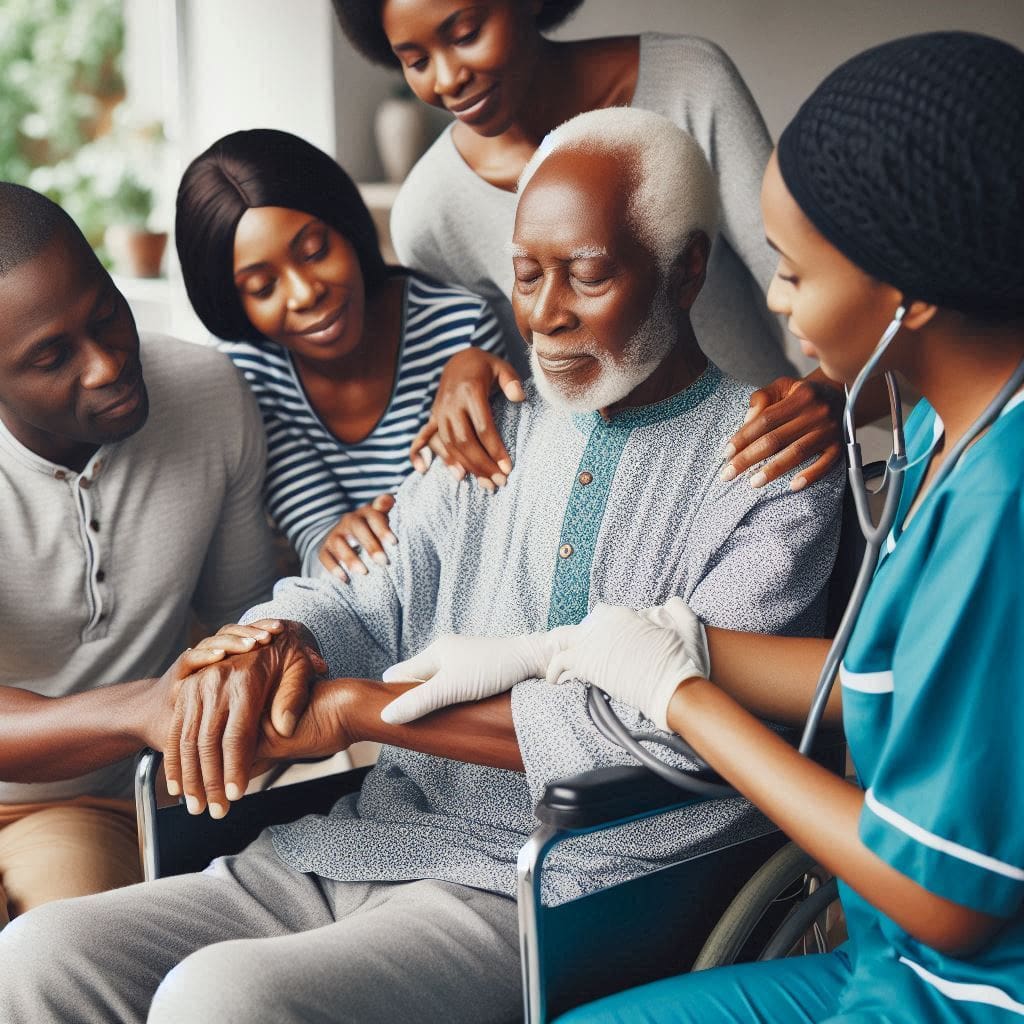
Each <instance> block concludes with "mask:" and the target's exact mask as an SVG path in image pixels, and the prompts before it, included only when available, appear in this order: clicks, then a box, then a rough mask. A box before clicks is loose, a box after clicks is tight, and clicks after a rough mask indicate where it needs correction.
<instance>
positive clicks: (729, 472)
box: [719, 464, 736, 483]
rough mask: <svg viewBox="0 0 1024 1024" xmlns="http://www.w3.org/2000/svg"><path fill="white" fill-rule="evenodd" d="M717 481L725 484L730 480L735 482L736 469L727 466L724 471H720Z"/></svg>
mask: <svg viewBox="0 0 1024 1024" xmlns="http://www.w3.org/2000/svg"><path fill="white" fill-rule="evenodd" d="M719 479H721V480H723V481H725V483H728V482H729V481H730V480H735V479H736V467H735V466H733V465H731V464H730V465H727V466H726V467H725V469H723V470H722V475H721V476H720V477H719Z"/></svg>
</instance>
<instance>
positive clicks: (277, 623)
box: [270, 619, 281, 629]
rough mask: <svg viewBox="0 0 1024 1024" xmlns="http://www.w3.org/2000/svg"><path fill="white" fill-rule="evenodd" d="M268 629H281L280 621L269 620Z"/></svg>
mask: <svg viewBox="0 0 1024 1024" xmlns="http://www.w3.org/2000/svg"><path fill="white" fill-rule="evenodd" d="M270 627H271V629H280V628H281V620H280V619H271V620H270Z"/></svg>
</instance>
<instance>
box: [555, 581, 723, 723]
mask: <svg viewBox="0 0 1024 1024" xmlns="http://www.w3.org/2000/svg"><path fill="white" fill-rule="evenodd" d="M652 620H653V621H652ZM709 669H710V664H709V661H708V656H707V644H706V642H705V641H704V638H703V629H702V627H701V623H700V620H699V619H698V618H697V616H696V615H694V614H693V612H692V611H690V609H689V608H688V607H687V606H686V604H685V603H684V602H683V601H682V600H681V599H680V598H672V600H671V601H669V602H668V603H667V604H665V605H663V606H662V607H661V608H650V609H647V610H646V611H643V612H635V611H632V610H631V609H629V608H617V607H614V606H612V605H607V604H599V605H597V606H596V607H595V608H594V609H593V610H592V611H591V613H590V614H589V615H588V616H587V617H586V618H585V619H584V620H583V622H581V623H580V624H579V625H578V626H576V627H575V629H574V630H573V632H572V634H571V637H570V638H569V640H568V642H567V643H566V644H565V645H564V647H563V649H562V650H561V651H560V652H558V653H557V654H555V656H554V657H553V658H552V659H551V661H550V663H549V665H548V670H547V675H546V678H547V681H548V682H549V683H561V682H565V681H567V680H569V679H580V680H583V681H585V682H588V683H591V684H593V685H594V686H597V687H598V688H600V689H602V690H604V691H605V693H607V694H608V695H609V696H610V697H613V698H614V699H615V700H619V701H622V702H623V703H625V704H630V705H632V706H633V707H635V708H638V709H639V710H640V711H642V712H643V713H644V714H645V715H646V716H647V717H648V718H649V719H650V720H651V721H652V722H654V724H655V725H656V726H657V727H658V728H659V729H662V730H664V731H666V732H668V731H670V730H669V725H668V720H667V715H668V706H669V702H670V701H671V700H672V696H673V694H674V693H675V692H676V688H677V687H678V686H679V684H680V683H681V682H683V681H684V680H685V679H691V678H693V677H694V676H701V677H706V676H707V674H708V671H709Z"/></svg>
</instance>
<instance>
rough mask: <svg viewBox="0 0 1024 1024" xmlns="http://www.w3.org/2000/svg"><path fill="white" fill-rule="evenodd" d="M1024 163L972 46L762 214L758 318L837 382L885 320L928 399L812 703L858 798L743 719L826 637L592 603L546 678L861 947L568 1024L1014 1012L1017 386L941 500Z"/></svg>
mask: <svg viewBox="0 0 1024 1024" xmlns="http://www.w3.org/2000/svg"><path fill="white" fill-rule="evenodd" d="M1022 165H1024V54H1022V53H1021V52H1020V51H1019V50H1017V49H1015V48H1013V47H1011V46H1009V45H1008V44H1006V43H1003V42H999V41H997V40H994V39H990V38H986V37H982V36H977V35H970V34H967V33H958V32H950V33H937V34H931V35H922V36H914V37H910V38H908V39H902V40H898V41H896V42H892V43H888V44H885V45H883V46H880V47H877V48H875V49H872V50H869V51H867V52H865V53H863V54H861V55H860V56H858V57H855V58H854V59H852V60H851V61H849V62H848V63H846V64H844V65H843V66H842V67H840V68H839V69H838V70H837V71H835V72H834V73H833V74H832V75H830V76H829V77H828V78H827V79H826V80H825V82H824V83H823V84H822V85H821V86H819V88H818V89H817V90H816V91H815V93H814V94H813V95H812V96H811V98H810V99H809V100H808V101H807V102H806V103H805V104H804V105H803V107H802V108H801V109H800V111H799V112H798V114H797V116H796V118H795V119H794V121H793V122H792V124H790V126H789V127H788V128H787V129H786V131H785V132H784V133H783V135H782V137H781V139H780V141H779V146H778V149H777V151H776V153H775V154H774V155H773V157H772V159H771V161H770V163H769V165H768V169H767V172H766V174H765V178H764V184H763V189H762V194H761V202H762V209H763V214H764V220H765V227H766V232H767V236H768V239H769V242H770V244H771V245H772V247H773V248H774V249H775V250H776V251H777V252H778V257H779V263H778V269H777V271H776V275H775V278H774V280H773V282H772V284H771V287H770V289H769V293H768V301H769V304H770V305H771V307H772V309H774V310H775V311H776V312H778V313H781V314H784V315H785V316H786V317H787V318H788V320H789V327H790V330H791V331H793V333H794V334H795V335H797V336H798V337H799V338H801V339H802V344H803V346H804V348H805V351H807V352H808V354H811V355H813V356H815V357H816V358H818V359H819V360H820V361H821V366H822V369H823V370H824V371H825V373H827V374H828V375H829V376H830V377H831V378H833V379H834V380H836V381H841V382H844V383H847V384H849V383H851V382H852V381H853V380H854V378H855V377H856V375H857V373H858V371H859V370H860V369H861V368H862V367H864V366H865V365H866V364H867V361H868V359H869V358H870V357H871V355H872V353H873V351H874V349H875V347H876V345H877V344H878V340H879V338H880V336H881V335H882V334H883V333H884V332H885V331H886V329H887V327H889V326H890V324H891V323H892V321H893V320H894V319H895V317H896V312H897V310H899V309H900V308H901V307H902V308H903V310H904V311H905V313H904V315H903V317H902V322H901V324H900V326H899V330H898V333H896V335H895V339H894V340H893V342H892V344H891V346H890V347H889V349H888V350H887V353H886V355H885V356H884V357H883V359H882V361H881V364H880V367H881V369H885V370H894V371H897V372H898V373H900V374H901V375H902V376H903V377H904V378H906V379H907V380H908V381H909V383H910V384H911V386H912V387H914V388H915V390H917V391H919V392H920V393H921V394H922V395H923V396H924V399H923V400H922V401H921V402H920V403H919V404H918V406H917V408H916V409H915V410H914V412H913V414H912V415H911V417H910V419H909V422H908V424H907V447H908V454H909V458H910V462H911V467H910V469H909V470H908V472H907V474H906V481H905V486H904V489H903V495H902V500H901V504H900V508H899V510H898V513H897V518H896V525H895V527H894V529H893V531H892V534H891V536H890V537H889V539H888V543H887V544H886V545H885V546H884V547H883V551H882V557H881V560H880V563H879V565H878V568H877V570H876V573H875V576H874V579H873V581H872V585H871V589H870V591H869V593H868V595H867V599H866V601H865V604H864V606H863V609H862V611H861V614H860V616H859V619H858V621H857V624H856V628H855V630H854V633H853V636H852V639H851V642H850V646H849V648H848V650H847V653H846V657H845V660H844V663H843V666H842V669H841V672H840V681H841V683H842V686H841V690H840V688H837V690H836V691H835V692H834V694H833V696H832V699H831V702H830V704H829V707H828V708H827V710H826V722H828V721H831V722H832V724H835V725H838V724H839V723H840V721H841V722H842V724H843V725H844V726H845V730H846V735H847V739H848V742H849V747H850V752H851V754H852V757H853V761H854V764H855V766H856V769H857V778H858V784H856V785H854V784H851V783H848V782H846V781H844V780H842V779H839V778H837V777H836V776H834V775H832V774H830V773H828V772H827V771H825V769H823V768H821V767H819V766H818V765H816V764H814V763H813V762H811V761H809V760H807V759H805V758H803V757H802V756H800V755H799V754H798V753H797V752H796V751H795V750H794V749H793V748H792V747H790V746H789V745H788V744H786V743H785V742H784V741H783V740H782V739H780V738H779V737H778V736H777V735H776V734H775V733H774V732H772V731H770V730H769V729H767V728H766V727H765V726H764V725H763V724H762V723H761V721H760V719H762V718H766V719H772V720H776V721H790V722H793V723H797V722H801V721H802V720H803V718H804V716H805V715H806V713H807V709H808V707H809V705H810V701H811V695H812V692H813V689H814V685H815V681H816V678H817V675H818V673H819V671H820V670H821V667H822V664H823V662H824V659H825V654H826V650H827V646H828V644H827V642H826V641H821V640H808V639H796V638H778V637H765V636H755V635H749V634H741V633H735V632H730V631H726V630H719V629H713V628H710V627H709V628H708V629H707V630H706V642H705V640H704V639H703V634H702V631H701V629H700V628H699V623H697V621H696V618H695V616H694V615H693V614H692V612H690V611H689V609H687V608H686V606H685V605H684V604H683V603H682V601H681V600H679V599H678V598H675V599H673V600H672V601H671V602H669V604H668V605H667V606H666V607H665V609H664V610H661V611H658V612H656V613H654V614H652V613H651V612H648V613H646V614H640V613H638V612H634V611H631V610H629V609H626V608H613V607H610V606H606V605H599V606H597V608H595V609H594V610H593V611H592V612H591V614H590V615H589V616H588V617H587V619H586V620H584V622H583V623H582V624H581V625H580V626H579V627H577V628H576V629H575V631H574V632H573V633H572V634H571V636H570V640H569V646H568V648H567V649H565V650H563V651H562V652H561V653H560V654H558V655H556V656H555V657H554V659H553V660H552V661H551V663H550V664H549V665H548V666H547V667H546V674H547V677H548V679H549V681H552V682H554V681H556V680H567V679H585V680H588V681H589V682H591V683H593V684H594V685H596V686H599V687H600V688H601V689H603V690H605V691H606V692H607V693H609V694H610V695H611V696H612V697H613V698H615V699H616V700H619V701H622V702H624V703H627V704H630V705H633V706H634V707H636V708H639V709H640V710H641V711H643V712H644V714H645V715H647V716H648V717H649V718H650V719H651V720H652V721H653V722H655V723H656V724H657V725H659V726H660V727H661V728H662V729H666V730H674V731H675V732H677V733H679V734H680V735H681V736H683V738H684V739H685V740H686V741H687V742H688V743H689V744H690V745H691V746H692V747H694V748H695V750H696V751H697V752H698V753H699V754H700V756H701V757H703V758H704V759H705V760H706V761H708V762H709V763H710V764H711V766H712V767H713V768H715V769H716V770H717V771H718V772H719V773H720V774H721V775H722V776H723V777H724V778H725V779H726V780H727V781H728V782H729V783H730V784H732V785H733V786H735V787H736V789H738V790H739V791H740V792H741V793H742V794H743V795H745V796H746V797H748V798H749V799H750V800H751V801H752V802H753V803H755V804H756V805H757V806H758V807H760V808H761V810H762V811H764V812H765V814H767V815H768V816H769V817H771V818H772V819H773V820H774V821H775V822H776V823H777V824H778V825H779V826H780V828H782V830H783V831H785V832H786V833H787V834H788V835H789V836H790V837H791V838H792V839H793V840H795V841H796V842H797V843H798V844H799V845H800V846H801V847H803V848H804V849H805V850H807V851H808V852H809V853H810V854H811V855H812V856H814V857H816V858H817V859H818V860H819V861H820V862H821V863H822V864H823V865H824V866H825V867H826V868H827V869H828V870H829V871H831V872H833V873H834V874H835V875H837V876H838V878H839V879H840V882H841V894H842V900H843V905H844V908H845V911H846V917H847V923H848V929H849V936H850V938H849V941H848V942H847V943H846V944H845V945H843V946H842V947H840V948H839V949H838V950H836V951H834V952H832V953H829V954H824V955H819V956H811V957H804V958H798V959H786V960H780V961H776V962H771V963H757V964H747V965H742V966H736V967H729V968H723V969H720V970H714V971H709V972H703V973H700V974H693V975H688V976H684V977H680V978H675V979H670V980H666V981H662V982H658V983H655V984H653V985H649V986H646V987H644V988H641V989H637V990H634V991H632V992H626V993H621V994H619V995H616V996H612V997H610V998H608V999H606V1000H603V1001H601V1002H598V1003H595V1004H592V1005H591V1006H589V1007H584V1008H581V1009H577V1010H575V1011H572V1012H571V1013H569V1014H568V1015H567V1016H566V1017H563V1018H562V1024H570V1022H571V1024H584V1022H585V1024H613V1022H615V1024H639V1022H641V1021H643V1022H645V1024H647V1022H665V1024H683V1022H692V1024H698V1022H699V1024H714V1022H719V1021H728V1022H754V1021H776V1020H778V1021H783V1020H784V1021H807V1022H810V1021H814V1022H821V1021H826V1020H827V1021H829V1022H831V1024H837V1022H839V1021H844V1022H853V1021H862V1022H867V1021H881V1020H884V1021H894V1022H922V1021H927V1022H946V1021H948V1022H953V1021H958V1022H982V1021H1009V1020H1015V1019H1017V1020H1019V1019H1021V1018H1024V854H1022V851H1024V826H1022V824H1021V823H1022V822H1024V813H1022V812H1024V758H1022V757H1021V752H1020V742H1021V737H1022V736H1024V699H1022V697H1024V594H1022V590H1021V585H1020V574H1021V568H1022V566H1024V392H1022V391H1020V390H1018V392H1017V394H1016V395H1015V396H1014V397H1013V398H1012V399H1011V400H1010V401H1009V403H1008V404H1007V405H1006V406H1005V407H1004V410H1003V412H1002V414H1001V415H1000V416H999V418H998V419H997V420H996V421H995V422H994V423H993V424H992V425H991V426H990V427H989V428H988V429H987V430H986V431H985V432H984V433H983V434H981V436H980V437H979V438H978V439H977V440H976V441H975V443H974V444H973V445H971V446H970V447H969V448H968V449H967V451H966V452H965V454H964V455H963V457H962V458H961V460H960V461H959V463H957V464H956V466H955V468H954V469H953V470H952V471H951V472H950V473H949V474H948V475H945V476H944V477H943V478H941V479H939V480H938V481H936V477H937V475H938V474H939V473H940V471H941V470H942V469H943V466H944V464H945V460H946V457H947V455H948V453H949V452H950V450H951V449H953V448H954V447H955V445H956V444H957V441H958V440H959V439H960V438H961V437H963V436H964V435H965V434H966V433H967V431H968V430H969V429H970V427H971V425H972V424H973V423H974V422H975V421H976V420H977V419H978V418H979V416H980V415H981V413H982V411H983V410H984V409H985V408H986V406H987V405H988V404H989V402H990V401H991V400H992V399H993V397H994V396H995V395H996V394H997V393H998V392H999V391H1000V389H1001V388H1003V386H1004V385H1005V384H1006V383H1007V381H1009V380H1010V379H1011V378H1013V376H1014V375H1015V372H1016V371H1017V369H1018V368H1019V366H1020V364H1021V360H1022V359H1024V190H1022V189H1021V184H1020V180H1021V179H1020V173H1021V171H1020V168H1021V166H1022ZM933 482H934V483H933ZM652 620H653V621H652ZM670 622H671V623H672V624H671V625H668V624H666V623H670ZM708 657H710V671H708V670H707V669H706V668H705V670H704V671H703V672H702V671H701V670H700V669H699V668H698V666H699V665H703V666H707V665H708V660H707V659H708ZM531 667H532V668H533V669H534V670H537V669H539V668H540V666H531ZM396 668H397V669H398V670H400V669H401V666H397V667H396ZM540 671H541V673H543V669H541V670H540ZM391 674H392V676H393V677H395V678H398V677H399V676H400V675H401V672H400V671H398V673H397V674H396V672H395V670H392V672H391ZM456 683H457V681H455V680H451V679H449V680H447V682H446V685H449V686H451V687H452V694H453V698H452V699H455V697H454V694H455V692H456V690H457V685H456Z"/></svg>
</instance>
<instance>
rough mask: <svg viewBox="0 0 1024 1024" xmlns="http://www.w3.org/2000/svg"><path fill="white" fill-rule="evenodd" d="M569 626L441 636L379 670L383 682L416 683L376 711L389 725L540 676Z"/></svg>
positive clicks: (399, 723) (488, 694)
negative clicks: (505, 633)
mask: <svg viewBox="0 0 1024 1024" xmlns="http://www.w3.org/2000/svg"><path fill="white" fill-rule="evenodd" d="M576 628H578V627H575V626H560V627H559V628H558V629H553V630H551V631H550V632H547V633H529V634H527V635H525V636H451V635H449V636H442V637H438V639H437V640H435V641H434V642H433V643H432V644H430V646H429V647H427V648H425V649H424V650H423V651H421V652H420V653H419V654H417V655H416V657H414V658H409V659H408V660H407V661H400V662H399V663H398V664H397V665H392V666H391V667H390V668H389V669H387V670H386V671H385V672H384V675H383V677H382V678H383V680H384V682H385V683H400V682H409V681H412V680H419V681H420V682H421V683H422V685H421V686H417V687H415V688H414V689H412V690H407V691H406V692H405V693H403V694H402V696H400V697H398V698H397V699H395V700H393V701H392V702H391V703H390V704H388V705H387V707H385V708H384V710H383V711H381V713H380V717H381V718H382V719H383V720H384V721H385V722H388V723H389V724H391V725H403V724H404V723H406V722H411V721H413V720H414V719H416V718H421V717H422V716H423V715H426V714H429V713H430V712H431V711H436V710H437V709H438V708H443V707H447V706H448V705H449V704H459V703H461V702H463V701H468V700H483V698H484V697H493V696H494V695H495V694H497V693H503V692H504V691H505V690H510V689H512V687H513V686H515V684H516V683H518V682H521V681H522V680H524V679H534V678H541V677H543V675H544V672H545V671H546V669H547V667H548V662H549V661H550V660H551V658H552V657H554V655H555V654H557V653H558V651H559V650H561V648H562V645H563V643H565V642H567V640H568V635H569V633H571V632H572V630H573V629H576Z"/></svg>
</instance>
